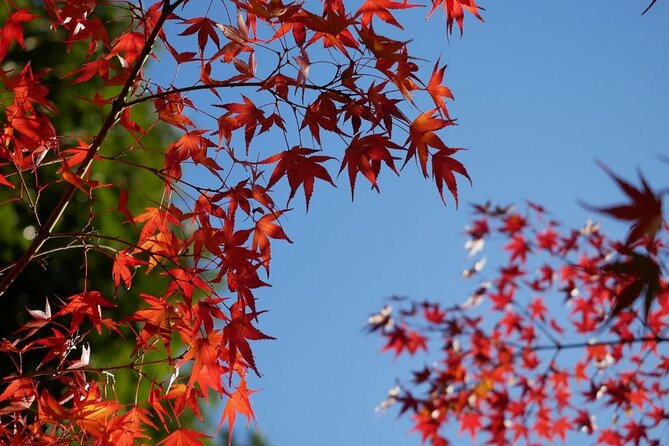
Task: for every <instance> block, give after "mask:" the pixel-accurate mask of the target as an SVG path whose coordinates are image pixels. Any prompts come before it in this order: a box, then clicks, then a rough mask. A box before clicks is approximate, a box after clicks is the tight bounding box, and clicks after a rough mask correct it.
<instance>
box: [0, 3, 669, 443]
mask: <svg viewBox="0 0 669 446" xmlns="http://www.w3.org/2000/svg"><path fill="white" fill-rule="evenodd" d="M3 3H4V5H3V6H4V8H5V13H6V19H5V21H4V23H3V25H2V30H1V32H0V64H1V65H0V83H1V84H2V90H1V92H0V97H1V98H2V102H1V103H0V113H1V114H2V118H1V120H0V125H2V129H3V132H2V137H1V140H0V188H1V192H2V195H1V196H2V202H1V203H0V206H9V205H11V206H13V207H17V208H20V209H21V210H22V212H23V214H24V215H28V216H29V218H30V225H29V226H26V227H24V228H17V238H19V237H23V239H22V240H24V239H25V240H24V241H25V246H24V247H23V248H24V249H22V254H20V255H19V256H17V257H16V258H14V259H12V261H11V262H9V263H7V264H6V265H4V266H2V269H1V270H0V272H1V275H0V296H1V297H0V299H2V300H3V301H8V300H11V299H13V298H14V297H15V296H14V295H13V289H14V288H13V286H14V287H16V283H17V281H19V280H20V278H21V276H22V274H25V271H26V270H27V268H29V267H30V266H34V265H39V266H44V268H48V267H49V261H50V260H51V259H53V258H57V257H58V256H59V255H63V253H65V252H67V253H71V252H79V253H80V257H78V259H79V260H78V261H77V262H76V263H75V264H72V265H71V268H69V269H68V271H67V273H68V274H73V273H74V274H77V275H78V277H77V279H76V280H72V281H71V283H70V284H69V285H70V286H71V287H74V288H76V292H68V293H67V294H64V295H63V294H60V293H59V292H57V291H56V290H54V291H53V292H52V293H50V294H48V295H46V296H43V295H40V296H31V297H30V299H31V300H30V301H29V305H27V308H26V309H25V311H26V312H27V313H26V315H24V317H23V318H22V320H26V322H21V323H19V324H18V326H16V327H3V330H4V331H3V335H2V342H1V343H0V355H2V361H3V362H2V363H0V365H2V367H3V371H4V370H6V369H7V367H9V370H10V371H8V372H6V373H5V374H4V376H2V377H1V378H0V380H1V382H0V444H3V445H4V444H7V445H17V446H18V445H70V444H94V445H109V444H116V445H118V446H125V445H133V444H155V443H156V442H157V444H159V445H165V446H176V445H189V446H191V445H200V444H204V442H206V441H207V438H210V437H212V436H214V435H215V434H216V433H217V432H218V430H220V429H221V428H226V429H228V430H229V431H230V432H232V431H233V428H234V425H235V422H236V421H237V420H238V419H239V417H240V416H241V417H245V418H246V419H247V420H249V421H251V420H253V419H254V413H253V409H252V407H251V404H250V400H249V397H250V395H251V394H252V393H253V392H254V390H253V389H249V388H248V385H247V376H248V374H249V373H254V374H257V375H260V370H261V369H262V368H263V367H262V366H263V365H262V364H257V363H256V360H255V358H254V355H253V344H254V342H256V341H261V340H269V339H273V338H272V336H271V333H265V332H264V331H263V329H262V327H261V322H262V314H263V312H264V311H263V309H262V308H258V305H257V302H256V296H255V294H256V292H257V290H258V289H259V288H261V287H266V286H269V282H270V281H269V273H270V266H271V262H272V250H271V248H272V245H273V244H274V243H275V242H277V241H283V242H291V238H289V231H286V230H284V228H283V227H282V216H283V215H284V214H285V213H286V212H289V211H290V210H291V209H290V208H289V206H301V197H304V206H305V208H306V209H308V208H309V206H310V204H311V200H312V198H314V197H316V196H317V195H318V194H317V190H318V188H322V187H333V186H335V184H336V183H335V181H336V178H337V177H338V176H339V175H342V176H343V178H344V180H343V181H344V182H345V183H348V188H349V189H350V193H351V197H352V198H353V197H354V196H355V192H356V186H357V187H358V189H359V188H360V186H361V185H364V186H365V187H369V188H372V189H375V190H377V191H378V190H380V188H381V177H382V176H383V175H389V174H394V175H399V174H400V173H401V172H402V171H403V169H405V168H409V167H408V166H409V165H413V166H415V168H417V169H418V171H419V173H420V174H422V175H423V176H424V177H425V178H431V179H432V180H434V182H435V185H436V188H437V192H438V194H439V195H440V197H441V199H442V201H444V203H446V202H450V201H451V200H452V201H454V202H455V204H456V205H457V204H458V180H462V178H464V179H466V180H469V175H468V172H467V170H466V168H465V166H464V165H463V164H462V163H461V162H460V161H459V160H458V157H459V155H460V153H461V150H462V149H461V148H456V147H450V146H449V145H447V143H446V142H445V141H444V136H443V130H445V129H447V128H448V127H450V126H452V125H454V124H455V122H454V120H453V118H452V117H451V115H450V113H449V110H448V108H447V102H446V101H447V100H451V99H453V94H452V92H451V90H450V89H449V88H448V87H447V86H445V85H444V75H445V65H444V64H443V63H442V62H441V61H440V60H437V63H436V64H435V65H434V66H432V64H429V65H426V66H425V67H420V66H419V60H418V59H415V58H414V57H412V55H411V44H410V43H409V41H410V40H411V37H412V36H411V33H410V30H408V29H407V30H405V29H404V28H403V23H405V22H404V20H405V17H406V15H405V14H409V13H410V12H411V11H413V10H414V9H415V8H418V7H421V6H422V7H424V14H425V15H427V16H428V17H429V16H433V15H434V16H436V15H439V14H441V13H443V14H442V15H444V17H445V31H444V38H446V36H447V35H448V34H451V33H453V31H454V29H455V30H456V31H457V30H459V31H460V34H462V30H463V25H464V18H465V15H466V13H467V14H469V15H470V16H473V17H476V18H478V19H481V20H482V18H481V11H482V8H481V7H480V6H479V5H477V4H476V3H475V1H473V0H432V1H431V2H424V3H426V4H420V2H418V3H416V4H413V3H409V2H407V1H401V2H399V1H392V0H365V1H364V2H355V5H354V4H353V3H350V2H344V1H342V0H324V1H323V2H309V3H299V2H294V3H284V2H283V1H282V0H230V1H228V0H219V1H214V2H201V1H195V0H161V1H140V2H135V1H127V2H121V1H103V0H45V1H44V2H30V1H24V0H5V1H4V2H3ZM36 3H38V4H39V6H36ZM110 9H111V10H113V11H114V15H113V17H114V18H113V19H110V18H109V17H110V16H109V15H105V14H103V13H102V11H103V10H105V11H109V10H110ZM3 17H5V16H3ZM119 23H121V24H122V26H120V27H119ZM454 25H455V26H454ZM119 30H120V31H119ZM32 39H51V40H52V41H56V42H57V43H58V55H59V57H60V58H61V59H62V60H66V59H67V58H69V57H74V56H73V54H75V53H76V52H77V51H79V52H82V53H83V54H85V56H84V59H83V60H82V61H80V63H79V64H78V65H77V67H76V68H75V69H67V70H64V69H63V68H62V67H63V64H60V63H58V62H55V63H53V64H51V65H49V66H42V65H40V62H41V61H39V60H37V59H35V60H31V49H32V46H33V43H34V40H32ZM17 54H18V55H20V56H22V57H19V58H16V57H14V56H16V55H17ZM436 56H437V55H435V58H436ZM85 87H88V89H86V88H85ZM82 91H95V93H94V94H85V95H82V94H81V92H82ZM56 92H58V93H63V92H65V93H66V94H67V95H68V97H69V99H70V100H71V101H81V102H82V103H86V104H89V105H90V104H92V105H93V106H94V108H95V110H96V113H98V114H99V115H98V114H93V115H95V116H99V119H96V120H95V128H96V130H95V131H94V132H92V133H90V132H78V131H75V130H71V131H69V132H67V131H64V130H63V129H62V128H59V126H58V125H56V124H54V122H55V118H56V116H58V115H59V114H61V113H65V112H66V106H65V104H62V103H56V102H54V101H53V100H52V99H53V97H54V96H55V94H56ZM425 104H429V105H427V106H424V105H425ZM421 107H422V108H421ZM147 110H150V112H147ZM146 115H149V116H148V118H147V116H146ZM85 118H90V116H78V119H81V120H84V119H85ZM89 120H90V119H89ZM75 129H79V127H75ZM165 129H169V131H168V130H165ZM156 133H160V138H159V139H160V140H161V143H160V144H157V143H155V139H150V136H149V135H152V136H151V137H155V135H156ZM118 135H123V136H124V137H125V138H127V139H129V140H130V141H132V142H131V143H130V144H128V145H123V146H119V145H115V144H112V143H111V141H113V140H114V138H115V137H116V136H118ZM140 155H150V156H147V157H142V156H140ZM149 158H150V159H157V162H156V163H152V162H150V161H146V160H147V159H149ZM141 160H145V161H141ZM109 166H112V168H111V169H110V168H109ZM114 166H118V167H119V168H120V167H123V169H132V170H136V171H137V172H143V174H150V175H152V177H153V178H154V179H156V178H157V179H158V180H159V183H160V185H161V190H160V191H159V195H158V197H159V198H152V195H151V194H150V193H149V192H155V191H147V190H142V188H128V187H126V181H127V180H128V178H127V177H123V176H121V175H119V176H113V175H112V176H108V175H107V176H105V175H102V172H103V170H104V169H106V170H105V171H106V172H108V171H109V170H113V167H114ZM382 172H383V173H382ZM615 179H616V181H617V182H618V184H619V185H620V186H621V188H622V189H623V190H624V191H625V193H626V194H627V195H628V196H629V199H630V203H628V204H624V205H621V206H616V207H611V208H604V209H601V211H602V212H603V213H607V214H609V215H611V216H613V217H615V218H618V219H623V220H626V221H629V222H631V223H632V224H633V225H634V226H633V228H632V230H631V231H630V234H629V236H628V237H627V239H626V240H625V241H623V242H618V243H616V242H612V241H610V240H609V239H607V238H606V237H604V236H603V235H602V234H601V233H600V231H599V230H598V228H597V227H596V226H594V225H589V226H587V227H586V228H585V229H582V230H580V231H579V230H576V231H566V230H563V229H561V227H560V226H559V225H558V224H557V223H555V222H552V221H551V220H550V218H549V216H548V214H546V213H545V212H544V211H543V209H541V208H540V207H538V206H536V205H531V206H530V207H529V208H528V210H527V211H526V212H523V213H520V212H518V211H514V210H512V209H510V208H492V207H490V206H481V207H478V208H476V212H477V217H476V218H477V219H476V220H475V222H474V224H473V226H472V227H471V228H470V229H469V230H468V233H469V234H470V235H471V237H472V240H471V241H470V242H469V245H470V247H471V249H472V251H475V250H476V249H477V248H478V247H480V246H481V245H482V243H483V240H485V239H486V238H487V237H488V236H489V235H490V234H491V233H497V234H499V235H501V236H502V237H504V238H506V239H508V240H507V242H506V243H505V244H504V249H505V250H507V251H508V252H509V259H508V262H507V263H506V264H504V265H502V266H501V268H500V269H499V270H498V271H497V272H496V273H495V274H494V275H493V276H491V277H490V278H488V279H486V280H484V281H482V282H481V283H479V284H477V285H476V286H475V287H474V288H475V291H474V292H473V294H472V296H471V297H470V298H469V299H468V300H467V302H466V303H465V304H462V305H457V306H454V307H448V308H447V307H443V306H441V305H440V304H436V303H427V302H426V303H416V304H413V305H409V308H408V309H405V310H402V311H401V312H400V313H399V316H398V318H397V319H394V318H393V316H392V315H391V313H390V310H384V311H382V312H381V313H380V314H379V315H376V316H374V317H373V318H372V319H371V328H372V330H375V331H378V332H379V333H381V335H382V336H384V337H385V338H386V341H387V345H386V349H387V350H391V351H393V352H395V353H396V354H401V353H404V352H409V353H416V352H417V351H420V350H425V349H427V348H428V347H429V346H430V345H431V344H432V342H433V341H435V342H440V343H441V344H442V345H443V348H441V350H440V353H441V354H442V355H443V358H441V360H440V361H438V362H437V363H435V364H436V365H433V366H428V367H426V368H425V369H423V370H421V371H419V372H417V373H416V375H415V379H414V383H415V384H416V385H422V386H423V387H422V389H423V390H424V391H423V390H416V389H412V388H411V386H406V387H403V388H401V389H399V390H398V391H397V392H393V394H392V395H391V400H392V401H390V400H389V402H398V403H401V412H408V413H410V414H411V415H412V416H413V417H414V420H415V423H416V430H418V431H420V433H421V435H422V438H423V439H424V440H425V441H426V442H430V443H431V444H435V445H439V444H445V442H446V440H445V438H446V434H444V432H443V430H442V427H443V426H444V425H445V424H446V423H447V422H448V421H450V420H457V422H458V423H459V424H460V428H461V430H462V431H467V432H469V433H471V434H472V435H475V434H477V433H478V432H484V433H485V435H487V436H488V437H489V439H490V440H491V442H492V443H495V444H501V443H504V442H509V441H513V442H516V441H522V440H526V441H527V442H533V441H541V440H553V439H557V438H565V437H566V435H567V432H568V431H569V430H574V429H580V430H582V431H584V432H586V433H589V434H592V435H597V437H596V439H597V441H599V442H601V443H604V444H612V445H617V444H625V443H629V442H633V443H637V444H639V443H640V442H642V441H647V442H649V443H652V440H651V439H652V438H653V437H654V436H655V433H656V431H657V430H659V429H660V428H661V426H662V422H663V421H664V419H665V418H667V414H666V412H665V411H664V403H663V398H664V395H665V394H666V390H665V388H664V386H663V384H662V382H661V378H662V377H663V376H664V374H665V373H666V370H667V358H666V357H665V356H663V354H662V349H661V344H662V343H663V342H664V341H665V338H664V337H663V335H662V333H663V332H664V330H665V328H666V322H665V319H666V314H667V310H666V308H667V302H666V300H667V299H666V297H667V296H666V288H667V285H666V281H665V279H664V277H663V276H662V268H661V266H660V265H661V262H662V256H663V255H664V243H663V239H662V234H663V233H662V230H663V229H664V228H663V224H664V223H663V221H662V214H661V201H660V198H659V196H658V195H657V194H656V193H655V192H653V191H652V190H651V188H650V186H648V185H647V184H646V183H645V182H642V186H641V187H640V188H636V187H634V186H632V185H630V184H629V183H627V182H625V181H623V180H621V179H618V178H617V177H615ZM110 195H111V196H113V197H114V199H113V203H112V204H110V203H109V201H108V197H109V196H110ZM47 196H56V197H58V199H57V200H56V201H55V202H53V203H50V202H49V204H46V203H47V202H46V198H45V197H47ZM296 196H299V198H296ZM298 200H299V201H298ZM291 203H292V204H291ZM82 211H83V212H84V213H87V220H86V221H85V222H84V223H82V224H80V225H79V226H78V227H77V228H76V229H75V230H70V229H68V230H65V229H63V228H64V227H65V226H64V222H65V221H66V220H67V219H68V216H69V215H70V214H73V213H75V212H76V213H81V212H82ZM109 220H114V221H116V222H122V223H123V225H124V227H125V228H129V231H131V232H132V234H133V235H132V237H126V236H120V235H119V234H117V233H114V232H109V231H104V230H103V229H101V228H104V225H103V224H102V222H103V221H109ZM291 237H295V236H294V235H291ZM100 259H102V260H103V261H100ZM100 265H102V266H103V267H104V268H106V270H105V277H106V279H105V280H104V282H100V280H98V279H97V277H98V276H96V275H94V274H92V273H91V271H90V269H91V268H93V267H96V268H97V267H100ZM535 267H538V268H539V271H540V272H539V274H538V275H535V274H534V272H533V268H535ZM481 273H482V272H481V263H477V264H476V266H475V267H474V268H473V269H472V270H470V271H468V273H467V275H468V276H469V277H481ZM68 277H69V276H68ZM147 277H148V278H150V281H151V282H153V285H154V286H153V287H151V288H148V285H147V284H146V283H147V281H146V280H144V279H145V278H147ZM156 286H159V287H160V289H159V291H155V290H156ZM523 290H528V291H529V297H528V299H529V300H527V301H525V300H522V298H521V294H522V293H521V291H523ZM551 290H557V292H558V293H557V294H558V295H560V294H561V295H562V299H563V300H564V301H565V302H566V303H567V304H568V305H571V307H572V310H571V313H570V318H569V319H568V320H563V321H561V320H556V319H555V318H554V317H553V316H552V315H551V312H550V311H549V309H550V308H551V307H552V306H553V305H556V303H555V302H553V301H550V302H549V301H548V297H547V296H548V295H549V292H550V291H551ZM639 301H641V302H639ZM129 302H130V303H132V305H130V306H128V305H127V304H128V303H129ZM478 304H481V305H480V306H477V305H478ZM558 304H559V303H558ZM482 308H485V309H486V311H487V312H489V313H492V314H493V315H499V316H500V317H499V318H498V319H495V318H494V317H483V315H482V313H481V309H482ZM17 320H18V318H17ZM593 336H596V337H597V338H598V339H601V340H593V341H591V340H590V338H591V337H593ZM584 337H587V339H585V338H584ZM584 339H585V340H584ZM112 341H113V342H114V345H123V346H124V347H125V348H126V350H127V351H128V355H127V357H126V359H125V360H123V361H120V362H114V363H105V362H104V359H102V360H101V359H99V358H103V355H101V354H100V353H98V351H96V350H95V348H92V346H97V345H103V344H105V343H111V342H112ZM568 351H569V352H571V351H578V352H579V355H580V356H578V358H576V356H573V354H572V353H568ZM568 355H572V356H568ZM565 358H566V359H565ZM574 358H576V359H574ZM562 360H567V361H569V362H570V364H569V366H567V365H565V364H564V363H562V362H560V361H562ZM117 380H119V381H120V380H124V381H125V382H126V385H127V386H128V387H130V388H133V389H134V392H133V394H132V395H131V396H130V397H128V395H125V394H123V393H122V392H117V389H116V381H117ZM577 389H578V390H577ZM214 396H216V397H217V399H222V400H223V401H224V409H223V416H222V418H221V420H220V422H219V425H218V429H216V430H214V429H212V430H211V431H207V432H200V431H199V430H198V429H196V428H194V427H193V426H192V425H190V424H188V423H187V421H186V420H187V419H188V418H189V417H190V416H193V415H194V416H195V417H199V418H202V408H201V405H202V403H204V402H207V401H210V400H213V397H214ZM583 401H585V402H588V403H592V402H596V401H600V402H601V404H603V405H604V406H606V408H607V410H609V411H610V412H611V414H612V417H613V418H612V421H611V423H603V425H604V426H606V427H603V428H602V427H600V429H599V430H597V431H596V430H595V427H594V425H595V422H594V419H593V417H592V416H591V415H592V414H591V413H590V411H589V410H590V409H589V406H584V405H583V404H581V402H583ZM623 416H624V417H626V418H625V421H624V422H618V420H620V419H622V418H621V417H623ZM595 432H596V433H595ZM156 439H159V440H156Z"/></svg>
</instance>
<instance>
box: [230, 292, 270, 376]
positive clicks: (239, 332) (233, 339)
mask: <svg viewBox="0 0 669 446" xmlns="http://www.w3.org/2000/svg"><path fill="white" fill-rule="evenodd" d="M262 313H263V311H258V312H254V311H252V312H250V313H245V312H244V307H243V305H242V304H241V303H240V301H237V302H235V303H234V304H233V305H232V307H230V316H231V320H230V322H229V323H228V325H226V326H225V328H223V339H224V342H225V344H227V346H228V364H229V365H230V372H231V373H232V370H233V369H234V366H235V362H236V361H237V352H239V354H241V355H242V358H244V361H246V363H247V364H248V365H249V367H251V369H253V371H254V372H256V375H258V376H260V372H258V368H257V367H256V363H255V360H254V359H253V352H252V351H251V346H250V345H249V340H253V341H257V340H261V339H276V338H273V337H272V336H268V335H266V334H265V333H263V332H262V331H260V330H258V329H257V328H256V327H254V326H253V325H252V324H251V321H252V320H254V319H256V318H257V317H258V315H260V314H262Z"/></svg>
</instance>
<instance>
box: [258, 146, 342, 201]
mask: <svg viewBox="0 0 669 446" xmlns="http://www.w3.org/2000/svg"><path fill="white" fill-rule="evenodd" d="M318 152H319V151H318V150H314V149H307V148H304V147H298V146H295V147H293V148H292V149H290V150H285V151H283V152H281V153H277V154H276V155H273V156H270V157H269V158H267V159H264V160H262V161H260V164H272V163H276V166H275V167H274V170H273V171H272V175H271V176H270V178H269V182H268V183H267V189H270V188H271V187H272V186H273V185H275V184H276V183H277V182H278V181H279V180H280V179H281V178H282V177H283V176H284V175H285V176H286V177H287V178H288V184H289V185H290V195H289V196H288V201H289V202H290V200H291V199H292V198H293V197H294V196H295V192H297V189H298V188H299V187H300V186H303V188H304V198H305V200H306V203H307V209H309V200H310V199H311V194H312V193H313V191H314V181H315V179H316V178H320V179H321V180H323V181H327V182H328V183H330V184H332V185H333V186H334V185H335V184H334V182H333V181H332V178H331V177H330V174H329V173H328V171H327V170H326V169H325V167H323V166H322V165H321V163H323V162H325V161H327V160H329V159H332V157H331V156H324V155H313V154H314V153H318Z"/></svg>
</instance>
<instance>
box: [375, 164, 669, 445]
mask: <svg viewBox="0 0 669 446" xmlns="http://www.w3.org/2000/svg"><path fill="white" fill-rule="evenodd" d="M605 169H606V167H605ZM607 172H608V173H609V174H610V175H612V177H613V179H614V180H615V182H616V183H617V185H618V186H619V187H620V189H621V190H622V191H623V192H624V194H625V195H626V196H627V199H628V201H627V202H623V203H621V204H619V205H615V206H610V207H602V208H597V207H594V208H593V209H595V210H596V211H598V212H600V213H602V214H605V215H608V216H610V217H613V218H616V219H619V220H623V221H627V222H629V224H630V229H629V233H628V234H627V235H626V237H625V238H624V239H623V240H622V241H618V240H616V239H612V238H609V237H607V236H606V235H605V234H604V232H603V231H602V230H601V229H600V225H599V224H597V223H593V222H592V221H588V222H587V223H586V224H585V225H584V226H583V227H581V228H576V229H570V228H567V227H564V226H563V225H562V224H561V223H560V222H558V221H556V220H555V219H554V218H553V216H552V215H551V214H550V212H549V211H547V210H545V209H544V208H543V207H541V206H539V205H537V204H534V203H527V205H526V206H524V207H523V208H520V209H516V208H515V207H513V206H493V205H491V204H490V203H487V204H485V205H477V206H474V219H473V221H472V223H471V224H470V225H469V226H468V227H467V228H466V233H467V235H468V237H469V240H468V241H467V242H466V244H465V247H466V248H467V249H468V251H469V256H470V257H471V258H472V260H471V261H472V266H471V267H470V268H467V269H466V270H464V271H463V274H462V275H463V277H464V278H465V280H467V281H469V282H470V288H471V293H470V294H469V295H468V296H467V295H465V296H462V297H461V299H460V302H459V303H456V304H453V305H444V304H442V303H439V302H430V301H422V302H421V301H414V302H407V301H405V300H404V299H400V298H395V299H391V301H390V302H389V304H388V306H386V307H385V308H383V309H382V310H381V311H380V312H379V313H378V314H376V315H373V316H372V317H370V319H369V330H370V331H371V332H376V333H379V334H380V335H381V336H382V337H383V338H384V339H385V346H384V347H383V349H384V350H386V351H389V352H393V353H394V354H395V355H402V354H409V355H413V354H416V353H417V352H420V351H429V352H430V353H431V355H430V356H431V361H430V363H429V364H427V365H424V366H422V367H421V368H419V369H417V370H415V371H414V372H413V376H412V377H411V378H410V379H409V380H407V381H406V382H405V383H403V384H401V385H399V386H397V387H394V388H393V389H391V391H390V392H389V394H388V398H387V399H386V400H384V401H383V402H382V404H381V406H380V408H381V409H386V408H388V407H390V406H394V405H397V406H398V407H399V413H400V414H405V415H407V416H410V417H411V418H412V421H413V425H414V428H413V429H414V430H415V431H417V432H418V433H420V436H421V437H422V439H423V441H424V442H426V443H427V444H431V445H446V444H451V443H449V441H454V442H455V441H461V440H457V438H458V435H457V434H458V433H459V435H467V436H471V438H472V439H475V440H477V443H481V444H483V443H485V444H499V445H503V444H554V443H559V442H562V443H566V444H592V443H597V444H604V445H612V446H621V445H627V444H634V445H639V444H648V445H658V444H661V442H662V438H663V435H664V434H665V429H666V426H667V420H669V412H668V411H667V396H668V395H669V388H668V387H667V381H666V375H667V372H668V371H669V351H668V350H667V347H666V344H667V341H669V337H668V335H667V329H668V328H669V282H668V280H667V275H666V269H665V268H664V267H663V266H661V265H664V264H666V260H667V246H666V244H667V241H666V236H665V232H664V231H666V229H667V225H666V223H664V221H663V218H662V200H661V196H660V195H659V194H658V193H657V192H654V191H653V190H652V189H651V187H650V186H649V185H648V183H647V182H646V181H645V179H644V178H643V177H641V178H640V180H639V182H640V186H635V185H633V184H631V183H629V182H627V181H625V180H623V179H621V178H619V177H617V176H616V175H615V174H613V173H612V172H610V171H608V169H607ZM488 245H492V248H489V247H488ZM489 249H492V250H493V252H496V253H500V252H503V253H504V254H502V255H501V256H500V255H499V254H496V255H495V257H494V258H498V259H500V258H501V259H500V260H501V261H500V262H499V263H498V264H493V265H488V264H486V260H487V258H486V257H485V256H483V253H484V252H486V251H488V250H489ZM394 306H397V307H399V309H394V308H392V307H394Z"/></svg>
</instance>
